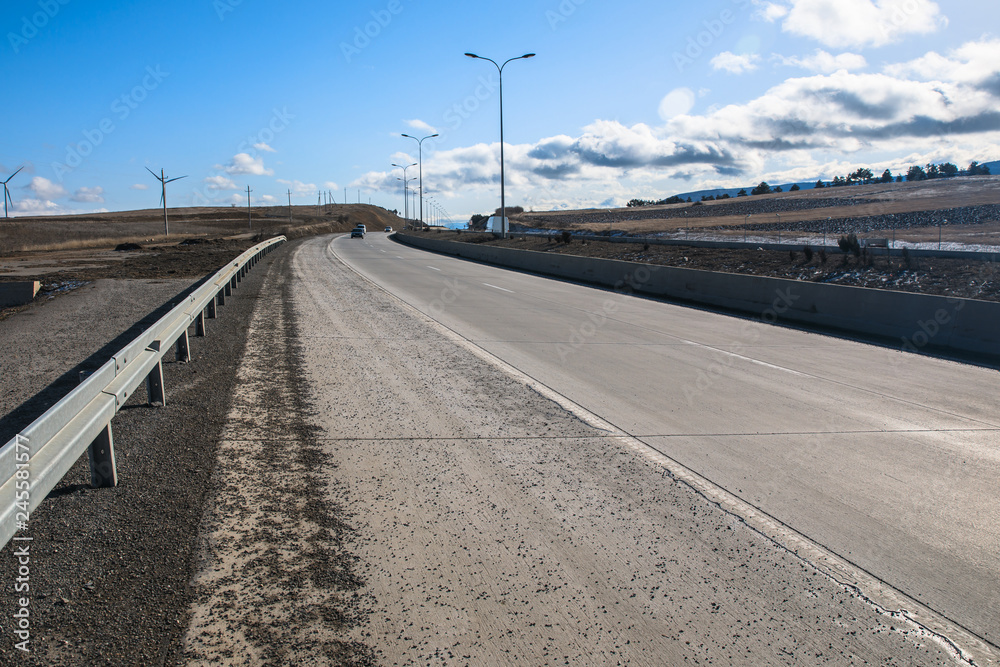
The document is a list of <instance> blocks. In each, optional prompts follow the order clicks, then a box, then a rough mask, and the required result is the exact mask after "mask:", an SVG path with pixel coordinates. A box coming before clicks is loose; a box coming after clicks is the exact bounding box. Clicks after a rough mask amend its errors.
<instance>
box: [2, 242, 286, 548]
mask: <svg viewBox="0 0 1000 667" xmlns="http://www.w3.org/2000/svg"><path fill="white" fill-rule="evenodd" d="M285 240H286V239H285V237H284V236H278V237H275V238H273V239H270V240H268V241H265V242H264V243H260V244H258V245H255V246H254V247H252V248H250V249H249V250H247V251H246V252H244V253H243V254H241V255H240V256H239V257H237V258H236V259H235V260H233V261H232V262H230V263H229V264H228V265H227V266H225V267H223V268H222V269H220V270H219V271H218V272H217V273H216V274H215V275H214V276H212V277H211V278H209V280H208V281H206V282H205V284H203V285H202V286H201V287H199V288H198V289H197V290H195V291H194V292H193V293H192V294H190V295H188V296H187V297H186V298H185V299H184V301H182V302H181V303H179V304H178V305H176V306H175V307H174V308H173V309H171V311H170V312H169V313H167V314H166V315H164V316H163V317H162V318H160V319H159V320H158V321H157V322H156V323H155V324H153V326H151V327H150V328H148V329H147V330H146V331H144V332H143V333H142V334H140V335H139V337H138V338H136V339H135V340H133V341H132V342H131V343H129V344H128V345H126V346H125V347H123V348H122V349H121V350H120V351H119V352H118V353H117V354H115V355H113V356H112V358H111V359H109V360H108V361H107V362H106V363H105V364H104V365H103V366H101V367H100V368H99V369H97V370H96V371H94V372H93V373H90V374H89V375H88V376H87V377H86V378H85V379H84V380H83V382H81V383H80V385H79V386H78V387H76V388H75V389H74V390H73V391H71V392H70V393H68V394H67V395H66V396H64V397H63V398H62V400H60V401H59V402H58V403H56V404H55V405H53V406H52V407H51V408H49V409H48V410H47V411H46V412H45V414H43V415H42V416H41V417H39V418H38V419H36V420H35V421H33V422H32V423H31V424H30V425H29V426H27V427H26V428H25V429H24V430H23V431H21V432H20V433H18V434H17V435H15V436H14V437H13V438H12V439H11V440H10V441H9V442H7V444H5V445H4V446H3V447H2V448H0V547H2V546H3V545H6V544H7V542H9V541H10V539H11V538H12V537H14V534H15V533H16V532H17V531H18V529H20V528H23V527H25V525H26V524H27V521H28V517H29V515H30V514H31V512H32V511H33V510H34V509H35V508H36V507H38V505H39V504H40V503H41V502H42V500H43V499H44V498H45V497H46V496H47V495H48V494H49V492H50V491H51V490H52V489H53V488H54V487H55V485H56V484H58V483H59V480H61V479H62V478H63V476H64V475H65V474H66V472H67V471H68V470H69V469H70V468H71V467H72V466H73V464H74V463H75V462H76V461H77V459H79V458H80V456H81V455H82V454H83V451H84V449H86V450H87V452H88V453H89V458H90V482H91V485H92V486H94V487H111V486H115V485H117V484H118V472H117V469H116V467H115V447H114V437H113V435H112V431H111V419H112V418H113V417H114V416H115V415H116V414H117V413H118V410H119V409H121V407H122V406H123V405H124V404H125V402H126V401H127V400H128V399H129V398H130V397H131V396H132V394H133V393H134V392H135V391H136V390H137V389H138V388H139V385H140V384H142V383H143V382H145V384H146V392H147V398H148V401H149V403H150V404H152V405H156V404H159V405H165V404H166V392H165V391H164V386H163V364H162V360H163V356H164V355H165V354H166V353H167V352H168V350H170V349H171V347H173V348H174V349H175V353H176V357H177V360H178V361H185V362H186V361H190V359H191V353H190V346H189V339H188V329H189V328H190V327H191V326H192V325H193V326H194V327H195V335H196V336H204V335H205V334H206V329H205V320H206V318H207V319H212V318H215V317H217V315H218V307H219V306H223V305H225V303H226V298H227V297H229V296H231V295H232V291H233V290H234V289H236V287H237V286H238V285H239V284H240V282H242V280H243V278H244V277H245V276H246V274H247V273H248V272H249V271H250V269H252V268H253V267H254V266H255V265H256V264H257V262H259V261H260V260H261V259H262V258H263V257H264V256H265V255H267V254H268V253H269V252H271V251H272V250H274V249H275V248H277V247H278V246H279V245H281V244H282V243H284V242H285ZM15 539H17V538H15Z"/></svg>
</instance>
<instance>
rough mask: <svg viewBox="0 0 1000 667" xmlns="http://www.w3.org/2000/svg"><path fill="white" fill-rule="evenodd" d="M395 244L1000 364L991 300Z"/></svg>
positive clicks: (428, 241) (412, 240)
mask: <svg viewBox="0 0 1000 667" xmlns="http://www.w3.org/2000/svg"><path fill="white" fill-rule="evenodd" d="M394 238H396V239H397V240H399V241H400V242H402V243H406V244H408V245H412V246H415V247H418V248H424V249H426V250H431V251H434V252H440V253H444V254H448V255H453V256H456V257H463V258H466V259H471V260H475V261H479V262H486V263H489V264H495V265H498V266H503V267H507V268H513V269H519V270H522V271H528V272H531V273H539V274H543V275H548V276H554V277H557V278H564V279H567V280H574V281H578V282H584V283H590V284H594V285H600V286H603V287H610V288H613V289H616V290H623V291H629V292H637V293H640V294H648V295H651V296H659V297H667V298H670V299H678V300H682V301H687V302H691V303H696V304H704V305H708V306H712V307H716V308H724V309H728V310H734V311H738V312H741V313H746V314H750V315H753V316H754V317H758V318H761V319H762V320H764V321H766V322H779V321H780V322H784V323H794V324H805V325H809V326H814V327H824V328H830V329H836V330H838V331H844V332H847V333H852V334H862V335H865V336H876V337H880V338H890V339H892V340H894V341H896V343H897V345H898V346H899V347H900V348H901V349H904V350H908V351H911V352H916V351H920V350H924V349H928V350H929V349H936V350H943V351H950V352H960V353H964V354H970V353H971V354H975V355H983V356H988V357H990V358H993V359H997V358H1000V303H997V302H993V301H980V300H976V299H963V298H957V297H944V296H934V295H929V294H915V293H912V292H898V291H890V290H879V289H870V288H865V287H849V286H845V285H827V284H823V283H812V282H805V281H801V280H788V279H785V278H769V277H765V276H746V275H739V274H732V273H718V272H714V271H702V270H699V269H684V268H677V267H668V266H657V265H653V264H645V263H640V262H625V261H620V260H609V259H595V258H591V257H577V256H574V255H564V254H556V253H546V252H537V251H531V250H517V249H513V248H499V247H496V246H487V245H480V244H475V243H461V242H457V241H448V240H443V239H435V238H431V237H426V236H422V235H412V234H401V233H398V232H397V233H396V234H395V236H394Z"/></svg>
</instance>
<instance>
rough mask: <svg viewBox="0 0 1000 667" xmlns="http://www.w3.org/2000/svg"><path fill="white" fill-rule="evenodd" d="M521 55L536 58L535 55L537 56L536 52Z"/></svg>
mask: <svg viewBox="0 0 1000 667" xmlns="http://www.w3.org/2000/svg"><path fill="white" fill-rule="evenodd" d="M521 57H522V58H534V57H535V54H534V53H525V54H524V55H523V56H521Z"/></svg>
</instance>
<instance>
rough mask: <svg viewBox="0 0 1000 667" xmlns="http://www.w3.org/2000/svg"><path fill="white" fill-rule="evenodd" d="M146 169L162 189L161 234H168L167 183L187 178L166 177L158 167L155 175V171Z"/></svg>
mask: <svg viewBox="0 0 1000 667" xmlns="http://www.w3.org/2000/svg"><path fill="white" fill-rule="evenodd" d="M146 171H148V172H149V173H151V174H152V175H153V178H155V179H156V180H158V181H159V182H160V186H161V188H162V191H161V193H160V203H161V204H163V234H164V236H170V228H169V227H167V183H173V182H174V181H179V180H181V179H182V178H187V176H178V177H177V178H171V179H168V178H167V177H166V176H164V175H163V169H160V175H159V176H157V175H156V172H155V171H153V170H152V169H150V168H149V167H146Z"/></svg>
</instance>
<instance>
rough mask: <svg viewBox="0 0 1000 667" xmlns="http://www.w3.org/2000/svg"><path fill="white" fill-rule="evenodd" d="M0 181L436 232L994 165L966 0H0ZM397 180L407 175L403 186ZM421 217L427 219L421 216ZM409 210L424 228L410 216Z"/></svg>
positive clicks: (993, 132)
mask: <svg viewBox="0 0 1000 667" xmlns="http://www.w3.org/2000/svg"><path fill="white" fill-rule="evenodd" d="M5 10H6V11H5V12H4V15H3V18H2V21H0V26H2V29H0V35H2V36H3V41H2V44H0V53H2V55H0V59H2V63H3V79H4V92H5V104H4V121H5V122H4V124H3V135H2V140H0V179H6V178H7V176H9V175H10V173H12V172H13V171H14V170H15V169H16V168H18V167H19V166H21V165H25V169H24V170H23V171H22V172H21V173H20V174H18V175H17V176H15V177H14V179H13V180H12V181H11V183H10V187H11V195H12V198H13V200H14V211H15V213H16V214H21V215H25V214H40V213H52V214H58V213H69V212H85V211H98V210H125V209H135V208H151V207H155V206H157V204H158V201H159V184H158V183H157V182H156V180H155V179H154V178H153V177H152V176H151V175H150V174H149V173H148V172H147V171H146V168H149V169H151V170H153V171H156V172H159V170H160V168H164V169H165V171H166V174H167V176H168V177H175V176H187V178H184V179H183V180H180V181H177V182H176V183H173V184H171V185H170V186H168V203H169V204H170V205H171V206H184V205H197V204H221V205H227V204H229V203H232V202H241V203H242V202H245V201H246V187H247V186H250V187H251V188H252V190H253V192H252V197H253V200H254V203H255V204H267V203H278V204H282V203H285V202H287V196H286V192H287V191H288V190H291V191H292V194H293V197H292V201H293V203H297V204H308V203H315V202H316V200H317V191H318V190H329V191H332V192H333V196H334V198H335V199H336V201H338V202H341V201H343V199H344V189H345V188H347V191H348V197H349V199H350V200H351V201H356V200H357V199H358V197H359V191H360V198H361V200H362V201H365V202H367V201H369V200H370V201H371V202H372V203H374V204H379V205H382V206H386V207H388V208H399V209H401V208H402V194H401V181H399V180H397V179H398V178H399V177H401V175H402V174H401V171H400V170H398V169H393V168H392V167H391V166H390V165H391V164H392V163H394V162H395V163H398V164H408V163H410V162H416V161H417V144H416V142H415V141H412V140H409V139H405V138H403V137H400V133H404V132H405V133H407V134H413V135H417V136H424V135H427V134H432V133H434V132H437V133H439V134H440V135H441V136H440V137H439V138H437V139H429V140H427V141H425V142H424V144H423V177H424V194H425V202H426V201H427V200H429V199H433V201H435V202H437V204H436V206H437V207H439V208H440V209H442V210H445V211H447V212H448V213H449V214H450V215H451V216H452V218H453V219H454V220H455V221H458V220H465V219H467V218H468V216H469V215H470V214H471V213H474V212H483V213H486V212H489V211H491V210H492V209H494V208H496V207H497V206H499V114H498V103H499V97H498V90H497V85H496V84H497V77H496V69H495V68H494V66H493V65H491V64H490V63H488V62H485V61H482V60H473V59H470V58H466V57H464V56H463V55H462V54H463V53H465V52H467V51H471V52H474V53H478V54H479V55H482V56H486V57H490V58H493V59H494V60H497V61H499V62H502V61H503V60H505V59H507V58H510V57H513V56H517V55H521V54H523V53H528V52H534V53H537V57H535V58H532V59H530V60H519V61H515V62H512V63H510V64H509V65H507V67H506V68H505V69H504V78H503V83H504V90H503V100H504V133H505V136H504V138H505V158H506V159H505V164H506V170H507V179H506V180H507V203H508V205H523V206H524V207H525V208H529V209H534V210H547V209H555V208H577V207H589V206H611V205H619V206H620V205H624V203H625V202H626V201H628V200H629V199H631V198H633V197H643V198H653V197H663V196H668V195H670V194H674V193H676V192H683V191H690V190H696V189H701V188H706V187H733V186H743V185H753V184H755V183H757V182H759V181H760V180H768V181H769V182H785V181H791V180H797V179H811V178H815V177H817V176H822V177H824V178H832V177H833V176H834V175H837V174H844V173H847V172H849V171H853V170H854V169H855V168H857V167H858V166H869V167H871V168H873V170H876V171H878V172H879V173H880V172H881V170H882V169H883V168H886V167H888V168H891V169H893V170H894V171H896V170H899V169H903V170H905V168H906V167H907V166H909V164H925V163H927V162H932V161H933V162H943V161H952V162H955V163H956V164H959V165H960V166H965V165H967V164H968V162H969V161H970V160H978V161H980V162H986V161H990V160H995V159H998V158H1000V111H998V110H1000V35H998V34H996V32H991V30H994V31H995V30H997V29H998V28H997V27H998V26H1000V3H997V2H983V1H982V0H976V1H972V0H954V1H952V2H949V3H943V2H931V1H930V0H703V1H702V2H697V3H665V2H662V1H661V2H618V3H609V2H601V1H599V0H547V1H531V0H510V1H507V2H503V3H499V2H497V3H491V2H481V3H445V2H435V1H433V0H421V1H420V2H415V1H413V0H374V1H371V2H355V3H326V2H315V1H310V0H300V1H295V0H290V1H288V2H283V3H275V2H264V1H263V0H175V1H173V2H169V3H163V2H161V3H149V2H138V1H135V2H100V1H91V2H84V1H83V0H33V1H28V0H8V2H7V3H5ZM416 175H417V168H416V167H414V168H412V169H410V170H409V171H408V172H407V176H409V177H412V176H416ZM425 206H426V207H428V208H429V207H431V206H432V205H431V204H425ZM425 217H428V216H425Z"/></svg>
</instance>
